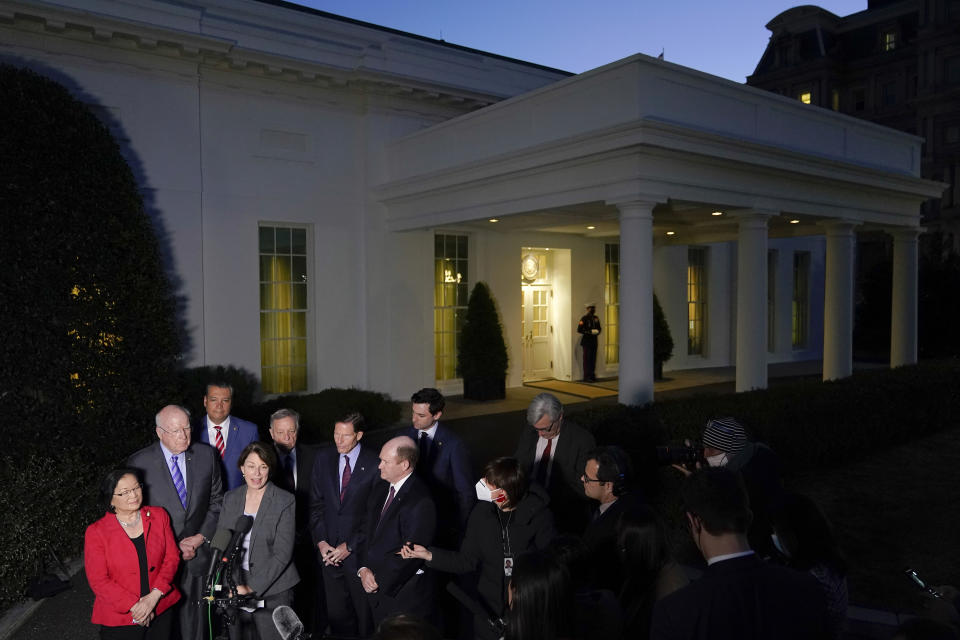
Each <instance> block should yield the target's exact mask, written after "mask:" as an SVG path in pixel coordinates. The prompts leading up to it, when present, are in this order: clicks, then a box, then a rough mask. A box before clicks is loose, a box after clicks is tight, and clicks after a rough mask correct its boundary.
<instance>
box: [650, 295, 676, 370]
mask: <svg viewBox="0 0 960 640" xmlns="http://www.w3.org/2000/svg"><path fill="white" fill-rule="evenodd" d="M672 356H673V336H671V335H670V325H669V324H667V316H665V315H664V314H663V307H661V306H660V301H659V300H658V299H657V294H653V360H654V362H659V363H664V362H666V361H667V360H669V359H670V358H671V357H672Z"/></svg>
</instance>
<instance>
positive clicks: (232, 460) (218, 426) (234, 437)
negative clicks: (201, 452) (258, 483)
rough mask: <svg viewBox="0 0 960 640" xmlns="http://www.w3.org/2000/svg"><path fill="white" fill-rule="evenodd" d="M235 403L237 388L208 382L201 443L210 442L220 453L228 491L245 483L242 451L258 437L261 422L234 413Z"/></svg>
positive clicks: (201, 423)
mask: <svg viewBox="0 0 960 640" xmlns="http://www.w3.org/2000/svg"><path fill="white" fill-rule="evenodd" d="M232 402H233V387H232V386H231V385H230V384H228V383H226V382H212V383H210V384H208V385H207V393H206V395H204V396H203V408H204V409H205V410H206V412H207V414H206V415H205V416H204V417H203V418H202V419H201V420H200V425H199V429H198V431H199V432H200V433H199V434H198V436H199V438H198V439H199V440H200V442H206V443H207V444H209V445H210V446H212V447H213V448H214V449H217V451H219V453H220V460H221V468H220V471H221V472H222V474H223V478H224V480H225V483H226V487H225V488H224V490H225V491H229V490H230V489H236V488H237V487H239V486H240V485H242V484H243V476H242V475H241V473H240V467H239V466H238V465H237V462H238V461H239V460H240V452H241V451H243V449H244V448H245V447H246V446H247V445H248V444H250V443H251V442H254V441H255V440H257V439H258V436H257V425H255V424H253V423H252V422H248V421H246V420H241V419H240V418H237V417H235V416H231V415H230V405H231V403H232Z"/></svg>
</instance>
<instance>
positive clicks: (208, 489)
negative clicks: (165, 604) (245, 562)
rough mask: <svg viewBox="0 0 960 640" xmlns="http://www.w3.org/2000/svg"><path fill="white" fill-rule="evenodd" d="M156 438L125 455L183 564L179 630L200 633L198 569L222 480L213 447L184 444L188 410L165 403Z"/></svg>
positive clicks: (203, 565) (205, 558)
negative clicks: (163, 516) (160, 512)
mask: <svg viewBox="0 0 960 640" xmlns="http://www.w3.org/2000/svg"><path fill="white" fill-rule="evenodd" d="M156 433H157V442H154V443H153V444H151V445H149V446H147V447H144V448H143V449H141V450H140V451H137V452H136V453H134V454H133V455H132V456H130V458H128V459H127V464H128V465H129V466H130V467H133V468H134V469H138V470H139V471H140V473H141V474H142V477H143V489H144V503H145V504H152V505H156V506H160V507H163V508H164V509H166V510H167V513H168V514H170V524H171V525H172V527H173V535H174V537H175V538H176V539H177V541H178V543H179V545H180V553H181V557H182V558H183V561H184V564H183V565H182V566H181V568H180V571H179V572H178V574H177V576H178V577H177V583H178V586H179V587H180V590H181V592H182V593H183V596H184V597H183V599H182V600H181V601H180V603H178V604H177V605H176V606H178V607H179V608H180V611H179V616H178V617H179V624H180V636H181V637H182V638H183V639H184V640H192V639H194V638H201V637H202V628H203V627H202V625H201V619H200V608H199V606H198V605H197V604H196V601H197V600H198V599H199V598H200V596H201V593H200V591H201V588H202V587H201V585H202V581H203V577H204V576H203V574H204V572H205V571H206V569H207V566H208V565H209V564H210V563H209V556H210V552H209V550H208V549H207V545H204V544H203V543H204V542H205V541H207V540H209V539H210V538H211V537H213V534H214V531H215V529H216V526H217V519H218V518H219V516H220V505H221V503H222V502H223V485H222V480H221V476H220V460H219V455H218V454H217V451H216V450H215V449H213V448H212V447H208V446H205V445H200V446H193V447H191V446H190V442H191V430H190V413H189V412H188V411H187V410H186V409H185V408H183V407H180V406H177V405H168V406H166V407H164V408H163V409H161V410H160V412H159V413H157V417H156Z"/></svg>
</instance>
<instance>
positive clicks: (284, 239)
mask: <svg viewBox="0 0 960 640" xmlns="http://www.w3.org/2000/svg"><path fill="white" fill-rule="evenodd" d="M276 232H277V253H280V254H283V253H290V229H287V228H284V227H277V228H276Z"/></svg>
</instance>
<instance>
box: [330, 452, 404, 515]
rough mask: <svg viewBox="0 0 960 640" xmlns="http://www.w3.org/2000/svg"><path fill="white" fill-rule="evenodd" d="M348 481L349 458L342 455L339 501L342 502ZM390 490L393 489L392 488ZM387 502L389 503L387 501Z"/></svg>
mask: <svg viewBox="0 0 960 640" xmlns="http://www.w3.org/2000/svg"><path fill="white" fill-rule="evenodd" d="M348 482H350V458H348V457H347V456H343V476H341V477H340V502H343V496H344V494H346V493H347V483H348ZM390 490H391V491H393V489H392V488H391V489H390ZM391 497H392V494H391ZM387 504H389V502H388V503H387ZM384 509H386V507H384Z"/></svg>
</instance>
